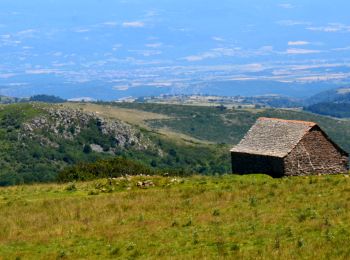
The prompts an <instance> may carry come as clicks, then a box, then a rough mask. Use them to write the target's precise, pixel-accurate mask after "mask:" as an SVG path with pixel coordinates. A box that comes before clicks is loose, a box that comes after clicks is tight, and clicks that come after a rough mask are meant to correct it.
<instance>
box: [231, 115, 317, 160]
mask: <svg viewBox="0 0 350 260" xmlns="http://www.w3.org/2000/svg"><path fill="white" fill-rule="evenodd" d="M315 126H317V124H316V123H313V122H307V121H298V120H284V119H278V118H267V117H260V118H259V119H258V120H257V121H256V123H255V124H254V125H253V126H252V127H251V128H250V130H249V131H248V132H247V134H246V135H245V136H244V138H243V139H242V140H241V142H240V143H239V144H238V145H236V146H235V147H233V148H232V149H231V152H237V153H248V154H256V155H265V156H273V157H280V158H283V157H285V156H286V155H288V154H289V152H290V151H292V150H293V148H294V147H295V146H296V145H297V144H298V143H299V142H300V140H301V139H302V138H303V137H304V136H305V134H307V133H308V132H309V131H310V130H311V128H313V127H315Z"/></svg>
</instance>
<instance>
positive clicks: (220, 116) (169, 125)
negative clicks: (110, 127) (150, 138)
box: [109, 103, 350, 151]
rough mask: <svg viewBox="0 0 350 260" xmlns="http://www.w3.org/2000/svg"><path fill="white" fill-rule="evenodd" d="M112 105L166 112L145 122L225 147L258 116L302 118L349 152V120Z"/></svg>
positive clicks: (278, 111)
mask: <svg viewBox="0 0 350 260" xmlns="http://www.w3.org/2000/svg"><path fill="white" fill-rule="evenodd" d="M109 105H111V107H113V108H117V109H119V108H123V109H136V110H139V111H147V112H152V113H157V114H162V115H166V116H168V117H169V118H165V119H150V120H147V121H146V122H147V123H148V125H150V126H152V127H153V128H155V129H170V130H172V131H176V132H180V133H183V134H186V135H189V136H191V137H193V138H197V139H200V140H206V141H210V142H214V143H224V144H227V145H229V146H231V145H233V144H236V143H238V142H239V141H240V140H241V138H242V137H243V136H244V134H245V133H246V132H247V131H248V130H249V128H250V127H251V126H252V125H253V124H254V122H255V121H256V119H257V118H259V117H276V118H282V119H296V120H306V121H313V122H316V123H318V124H319V125H320V126H321V127H322V128H323V129H324V130H325V131H326V132H327V134H329V136H330V137H331V138H332V139H334V140H335V141H336V142H337V143H338V144H339V145H340V146H342V147H343V148H344V149H345V150H347V151H350V121H348V120H338V119H334V118H329V117H324V116H320V115H316V114H311V113H308V112H304V111H299V110H290V109H221V108H220V107H219V108H216V107H202V106H182V105H160V104H144V103H110V104H109Z"/></svg>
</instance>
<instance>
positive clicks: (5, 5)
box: [0, 0, 350, 99]
mask: <svg viewBox="0 0 350 260" xmlns="http://www.w3.org/2000/svg"><path fill="white" fill-rule="evenodd" d="M348 10H350V2H349V1H346V0H334V1H325V0H318V1H315V0H308V1H305V0H294V1H272V0H264V1H261V0H220V1H213V0H207V1H199V0H162V1H160V0H85V1H83V0H45V1H44V0H31V1H27V0H0V60H1V63H0V94H3V95H12V96H29V95H33V94H39V93H45V94H55V95H60V96H63V97H66V98H77V97H81V96H84V97H85V96H88V97H91V98H95V99H115V98H121V97H127V96H141V95H150V94H152V95H153V94H164V93H191V92H193V93H194V92H196V93H197V92H198V93H202V94H211V93H210V92H213V89H212V88H210V87H208V86H213V85H215V86H221V85H222V88H227V84H219V83H221V82H229V86H231V85H232V86H234V85H236V83H242V82H249V83H250V84H244V88H254V89H255V92H254V91H252V92H249V91H248V92H247V91H244V90H242V93H243V94H245V93H247V94H249V93H253V94H269V91H268V90H266V87H265V88H264V87H261V88H260V90H261V91H260V92H259V86H260V84H262V85H264V84H265V83H264V82H269V84H270V82H274V83H275V85H278V86H281V88H282V87H283V86H285V84H295V85H305V84H314V85H315V84H317V83H319V84H320V86H323V85H326V86H327V88H330V87H336V86H338V85H344V84H345V85H346V84H347V83H348V82H349V78H350V70H349V68H350V16H349V15H348ZM237 85H239V86H240V88H242V87H241V86H242V84H237ZM215 89H217V88H215ZM320 89H321V87H320ZM226 90H227V89H226ZM315 91H316V90H315ZM304 92H305V91H304ZM304 92H303V93H304ZM222 93H224V94H225V95H230V94H232V95H234V94H240V92H239V91H238V90H237V89H236V90H235V91H232V92H230V91H224V89H223V92H222ZM281 93H282V94H283V91H282V92H281ZM300 93H301V92H300Z"/></svg>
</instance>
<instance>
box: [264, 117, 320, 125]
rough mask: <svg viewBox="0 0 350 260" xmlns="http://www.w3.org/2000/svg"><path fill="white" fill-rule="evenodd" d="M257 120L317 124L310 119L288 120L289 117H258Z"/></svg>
mask: <svg viewBox="0 0 350 260" xmlns="http://www.w3.org/2000/svg"><path fill="white" fill-rule="evenodd" d="M258 120H271V121H279V122H286V123H296V124H303V125H308V126H310V127H311V126H315V125H317V123H315V122H311V121H303V120H289V119H282V118H276V117H259V118H258Z"/></svg>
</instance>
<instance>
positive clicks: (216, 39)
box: [212, 36, 225, 42]
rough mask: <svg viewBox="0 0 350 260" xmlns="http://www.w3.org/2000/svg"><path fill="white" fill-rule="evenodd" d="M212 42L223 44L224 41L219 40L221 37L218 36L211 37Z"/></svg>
mask: <svg viewBox="0 0 350 260" xmlns="http://www.w3.org/2000/svg"><path fill="white" fill-rule="evenodd" d="M212 40H213V41H216V42H224V41H225V39H223V38H221V37H218V36H213V37H212Z"/></svg>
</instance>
